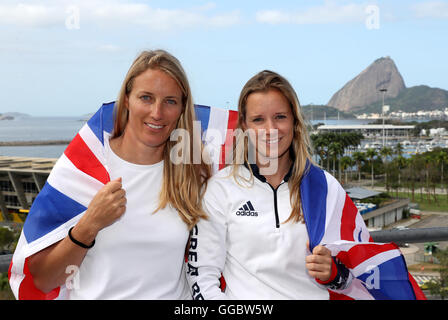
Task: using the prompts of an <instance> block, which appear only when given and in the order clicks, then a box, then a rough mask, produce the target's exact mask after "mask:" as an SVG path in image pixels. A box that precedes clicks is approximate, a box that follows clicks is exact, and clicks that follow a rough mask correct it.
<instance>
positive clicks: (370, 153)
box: [366, 148, 378, 188]
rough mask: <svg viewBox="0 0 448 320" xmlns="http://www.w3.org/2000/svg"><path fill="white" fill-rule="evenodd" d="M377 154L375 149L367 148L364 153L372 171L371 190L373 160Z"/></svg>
mask: <svg viewBox="0 0 448 320" xmlns="http://www.w3.org/2000/svg"><path fill="white" fill-rule="evenodd" d="M377 155H378V154H377V152H376V150H375V149H372V148H369V149H367V151H366V157H367V159H369V162H370V167H371V169H372V171H371V174H372V188H373V179H374V173H373V160H374V158H375V157H376V156H377Z"/></svg>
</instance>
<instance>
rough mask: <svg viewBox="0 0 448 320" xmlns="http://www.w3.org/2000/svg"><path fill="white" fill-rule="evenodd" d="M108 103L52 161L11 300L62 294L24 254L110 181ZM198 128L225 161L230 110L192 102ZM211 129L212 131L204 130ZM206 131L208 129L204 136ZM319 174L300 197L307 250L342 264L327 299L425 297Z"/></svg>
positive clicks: (14, 269)
mask: <svg viewBox="0 0 448 320" xmlns="http://www.w3.org/2000/svg"><path fill="white" fill-rule="evenodd" d="M113 108H114V103H109V104H104V105H103V106H102V107H101V108H100V109H99V110H98V112H97V113H95V115H94V116H92V118H91V119H90V120H89V121H88V122H87V123H86V124H85V125H84V126H83V127H82V128H81V130H80V131H79V133H78V134H77V135H76V136H75V138H74V139H73V140H72V142H71V143H70V144H69V146H68V147H67V148H66V150H65V151H64V154H63V155H62V156H61V157H60V159H59V160H58V161H57V163H56V164H55V166H54V168H53V170H52V171H51V173H50V175H49V177H48V179H47V182H46V184H45V186H44V187H43V189H42V190H41V192H40V193H39V195H38V196H37V197H36V199H35V200H34V202H33V205H32V207H31V209H30V212H29V214H28V217H27V219H26V221H25V224H24V227H23V230H22V234H21V236H20V239H19V242H18V244H17V248H16V251H15V252H14V256H13V259H12V261H11V265H10V268H9V272H8V276H9V281H10V285H11V289H12V291H13V293H14V295H15V296H16V298H17V299H65V298H67V297H68V289H67V288H66V286H65V285H63V286H61V287H58V288H56V289H54V290H53V291H51V292H49V293H47V294H45V293H43V292H41V291H40V290H38V289H37V288H36V287H35V286H34V281H33V278H32V275H31V274H30V272H29V269H28V263H27V259H28V257H29V256H31V255H33V254H34V253H36V252H39V251H40V250H42V249H44V248H46V247H48V246H50V245H52V244H54V243H56V242H57V241H59V240H61V239H63V238H64V237H66V236H67V233H68V230H69V229H70V228H71V227H72V226H74V225H75V224H76V223H77V222H78V220H79V219H80V218H81V216H82V215H83V214H84V212H85V211H86V209H87V207H88V205H89V203H90V201H91V200H92V199H93V197H94V195H95V194H96V193H97V192H98V191H99V190H100V189H101V187H102V186H104V184H106V183H107V182H109V181H110V177H109V174H108V170H107V164H106V162H105V155H104V140H105V139H109V138H110V136H111V133H112V130H113ZM195 111H196V116H197V119H198V120H200V121H201V128H202V131H203V132H204V134H203V136H202V138H203V141H204V144H206V145H207V147H208V150H209V152H210V154H211V158H212V160H213V168H214V170H215V171H216V170H218V169H221V168H222V167H223V166H224V165H225V161H224V159H225V154H226V150H227V149H226V148H228V147H229V146H230V145H231V142H232V137H233V136H232V129H235V128H236V125H237V119H238V114H237V112H236V111H232V110H224V109H220V108H210V107H208V106H201V105H196V106H195ZM209 129H213V130H209ZM212 132H213V134H211V133H212ZM331 187H332V186H328V184H327V180H326V178H325V174H324V172H323V171H322V170H321V169H319V168H317V167H315V166H311V167H310V170H309V171H308V173H307V174H306V175H305V176H304V178H303V181H302V185H301V197H302V204H303V211H304V217H305V222H306V226H307V230H308V234H309V238H310V247H311V249H312V248H313V247H314V246H316V245H317V244H325V245H326V246H327V247H328V248H329V249H330V250H331V251H332V254H333V255H334V256H336V257H337V258H338V259H339V260H340V261H341V262H343V263H344V264H345V265H346V266H347V268H348V269H349V270H350V272H351V273H352V275H353V277H354V280H353V281H352V284H351V285H350V287H349V288H347V289H345V290H343V291H338V292H334V291H330V298H331V299H425V296H424V295H423V293H422V292H421V290H420V288H419V287H418V286H417V284H416V282H415V281H414V279H413V278H412V276H411V275H410V274H409V273H408V271H407V268H406V264H405V262H404V258H403V256H402V254H401V252H400V250H399V249H398V247H397V246H396V245H394V244H379V243H373V242H372V239H371V237H370V235H369V232H368V230H367V228H366V227H365V224H364V221H363V220H362V217H361V215H360V214H359V212H358V210H357V209H356V207H355V205H354V204H353V202H352V201H351V199H350V198H349V197H348V196H347V195H346V194H345V196H338V197H337V198H331V197H327V195H329V194H332V195H333V194H339V195H340V194H341V193H333V192H329V188H331Z"/></svg>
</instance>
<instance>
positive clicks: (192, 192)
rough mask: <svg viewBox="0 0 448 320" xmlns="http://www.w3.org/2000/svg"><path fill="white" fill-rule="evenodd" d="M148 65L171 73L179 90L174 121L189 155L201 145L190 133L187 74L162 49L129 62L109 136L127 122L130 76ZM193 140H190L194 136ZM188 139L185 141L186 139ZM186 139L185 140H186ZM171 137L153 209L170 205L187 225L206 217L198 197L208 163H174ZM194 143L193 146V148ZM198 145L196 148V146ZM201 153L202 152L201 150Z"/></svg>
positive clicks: (191, 108) (116, 134)
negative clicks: (178, 111)
mask: <svg viewBox="0 0 448 320" xmlns="http://www.w3.org/2000/svg"><path fill="white" fill-rule="evenodd" d="M148 69H154V70H161V71H163V72H165V73H167V74H168V75H169V76H171V77H172V78H173V79H174V80H175V81H176V82H177V84H178V85H179V88H180V89H181V90H182V105H183V111H182V114H181V115H180V117H179V120H178V122H177V127H176V129H184V130H186V131H187V132H188V134H189V135H190V139H187V140H186V141H182V142H183V143H184V144H185V148H188V150H189V153H188V152H187V153H188V154H190V155H192V154H193V150H201V151H202V149H203V145H202V142H201V140H200V135H199V136H197V135H193V121H194V120H195V119H196V116H195V111H194V104H193V99H192V95H191V90H190V85H189V83H188V79H187V76H186V74H185V71H184V70H183V68H182V66H181V64H180V62H179V61H178V60H177V59H176V58H175V57H174V56H172V55H171V54H169V53H168V52H166V51H164V50H153V51H143V52H142V53H141V54H140V55H139V56H138V57H137V58H136V59H135V61H134V62H133V63H132V65H131V67H130V69H129V71H128V73H127V74H126V77H125V79H124V81H123V84H122V86H121V89H120V93H119V96H118V99H117V102H116V104H115V108H114V115H115V117H114V119H115V122H114V132H113V136H112V139H113V138H116V137H119V136H121V135H122V134H123V132H124V130H125V127H126V124H127V122H128V117H129V111H128V109H127V108H126V106H125V100H126V96H128V95H129V93H130V92H131V91H132V86H133V82H134V79H135V78H136V77H137V76H139V75H140V74H142V73H143V72H145V71H146V70H148ZM195 138H196V140H193V139H195ZM190 141H191V142H192V143H188V142H190ZM187 143H188V144H187ZM175 145H176V142H175V141H170V140H167V141H166V146H165V149H164V156H163V157H164V168H163V182H162V189H161V191H160V195H159V206H158V208H157V209H156V210H155V212H156V211H158V210H159V209H163V208H165V207H166V206H167V205H171V206H172V207H173V208H174V209H176V210H177V211H178V213H179V216H180V217H181V219H182V220H183V221H184V222H185V223H186V224H187V226H188V228H189V229H191V228H193V226H194V225H195V224H196V223H197V222H198V220H199V219H200V218H206V217H207V216H206V214H205V212H204V211H203V209H202V204H201V203H202V197H203V195H204V192H205V189H206V188H207V180H208V178H209V177H210V175H211V167H210V166H209V165H208V164H206V163H205V162H204V161H203V159H202V158H201V161H200V163H198V164H195V163H192V161H185V162H183V163H180V164H174V163H172V161H171V160H170V152H171V149H172V148H173V147H174V146H175ZM194 145H196V148H195V149H194ZM198 147H199V149H197V148H198ZM201 154H202V152H201Z"/></svg>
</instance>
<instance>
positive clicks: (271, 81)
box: [232, 70, 313, 223]
mask: <svg viewBox="0 0 448 320" xmlns="http://www.w3.org/2000/svg"><path fill="white" fill-rule="evenodd" d="M270 89H276V90H279V91H280V92H281V93H282V94H283V95H284V96H285V98H286V99H287V100H288V102H289V105H290V107H291V111H292V114H293V118H294V136H293V140H292V143H291V146H290V148H289V152H290V157H291V158H292V159H293V171H292V173H291V176H290V178H289V180H288V187H289V190H290V201H291V207H292V212H291V215H290V216H289V218H288V219H287V220H286V221H285V222H284V223H286V222H288V221H291V220H292V221H293V222H300V221H303V215H302V209H301V207H302V206H301V200H300V182H301V180H302V177H303V175H304V173H305V170H306V168H307V163H313V161H312V147H311V143H310V138H309V134H308V131H307V128H306V124H305V120H304V118H303V117H302V114H301V112H300V103H299V99H298V97H297V94H296V92H295V91H294V89H293V87H292V86H291V84H290V83H289V82H288V80H286V79H285V78H284V77H282V76H281V75H279V74H277V73H275V72H273V71H269V70H264V71H261V72H259V73H257V74H256V75H255V76H253V77H252V78H251V79H249V81H248V82H247V83H246V84H245V85H244V87H243V89H242V90H241V94H240V97H239V101H238V129H241V130H243V123H244V122H245V120H246V118H245V117H246V104H247V98H248V97H249V95H250V94H252V93H255V92H266V91H268V90H270ZM237 131H239V132H241V131H240V130H237ZM245 139H246V137H245V135H244V134H237V135H236V143H235V149H234V152H233V161H234V162H233V163H234V164H237V163H238V161H240V160H241V159H242V158H243V159H244V161H245V162H246V163H249V161H248V147H247V144H246V143H244V140H245ZM241 153H243V154H241ZM249 170H250V171H251V179H253V172H252V169H251V167H250V166H249ZM232 174H233V176H234V178H235V180H238V179H241V178H242V177H241V176H239V174H238V166H236V165H234V166H233V170H232Z"/></svg>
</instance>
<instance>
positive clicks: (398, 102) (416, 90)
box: [352, 85, 448, 114]
mask: <svg viewBox="0 0 448 320" xmlns="http://www.w3.org/2000/svg"><path fill="white" fill-rule="evenodd" d="M382 103H383V102H382V100H381V101H378V102H375V103H372V104H369V105H367V106H364V107H355V108H353V109H352V111H353V112H356V113H357V114H359V113H381V110H382ZM384 104H386V105H389V106H390V111H400V110H401V111H405V112H417V111H419V110H427V111H429V110H444V109H445V108H448V91H447V90H443V89H439V88H431V87H428V86H423V85H422V86H415V87H410V88H406V89H404V90H402V91H401V92H400V94H399V95H398V96H397V97H395V98H389V99H386V100H385V102H384Z"/></svg>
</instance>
